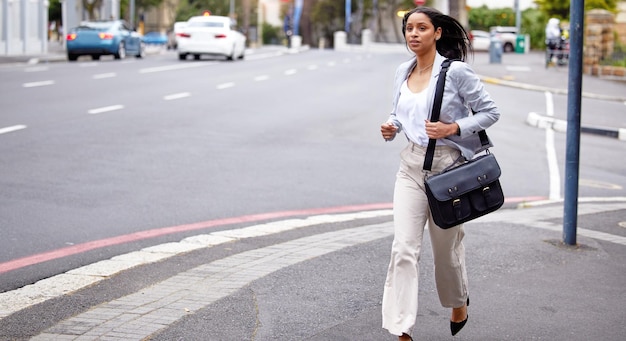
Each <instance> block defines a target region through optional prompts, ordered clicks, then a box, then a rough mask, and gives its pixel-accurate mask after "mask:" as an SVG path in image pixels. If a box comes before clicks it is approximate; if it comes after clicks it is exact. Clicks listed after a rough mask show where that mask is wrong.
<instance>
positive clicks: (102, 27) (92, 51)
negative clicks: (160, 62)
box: [65, 20, 145, 61]
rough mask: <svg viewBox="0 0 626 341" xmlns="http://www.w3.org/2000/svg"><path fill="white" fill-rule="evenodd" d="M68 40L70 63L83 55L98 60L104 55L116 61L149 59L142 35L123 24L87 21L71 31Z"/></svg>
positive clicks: (115, 21) (117, 21)
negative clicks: (133, 58) (133, 57)
mask: <svg viewBox="0 0 626 341" xmlns="http://www.w3.org/2000/svg"><path fill="white" fill-rule="evenodd" d="M65 39H66V43H67V59H69V60H70V61H75V60H76V59H78V57H79V56H82V55H90V56H91V58H93V59H94V60H98V59H100V56H103V55H113V57H114V58H115V59H123V58H126V55H133V56H135V57H137V58H143V57H144V55H145V44H144V42H143V41H142V39H141V34H139V33H137V32H136V31H135V30H134V29H131V28H130V26H128V24H127V23H126V22H125V21H123V20H113V21H85V22H82V23H81V24H80V25H79V26H78V27H74V28H72V29H70V30H69V32H68V33H67V35H66V38H65Z"/></svg>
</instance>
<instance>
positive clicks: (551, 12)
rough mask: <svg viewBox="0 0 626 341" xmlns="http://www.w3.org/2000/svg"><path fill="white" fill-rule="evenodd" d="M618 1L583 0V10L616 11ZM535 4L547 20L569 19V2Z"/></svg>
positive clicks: (554, 0) (539, 0) (547, 0)
mask: <svg viewBox="0 0 626 341" xmlns="http://www.w3.org/2000/svg"><path fill="white" fill-rule="evenodd" d="M617 2H618V0H585V10H586V11H588V10H591V9H596V8H600V9H605V10H608V11H611V12H615V11H616V10H617ZM535 4H537V6H538V7H539V9H540V10H541V11H542V12H543V13H544V14H545V15H546V16H547V17H548V18H559V19H565V20H567V19H569V11H570V8H569V7H570V6H569V5H570V0H535Z"/></svg>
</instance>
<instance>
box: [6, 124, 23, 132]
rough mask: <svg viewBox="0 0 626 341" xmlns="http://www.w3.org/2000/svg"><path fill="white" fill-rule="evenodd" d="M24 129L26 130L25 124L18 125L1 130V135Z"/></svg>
mask: <svg viewBox="0 0 626 341" xmlns="http://www.w3.org/2000/svg"><path fill="white" fill-rule="evenodd" d="M22 129H26V126H25V125H23V124H17V125H14V126H10V127H5V128H0V134H6V133H10V132H13V131H18V130H22Z"/></svg>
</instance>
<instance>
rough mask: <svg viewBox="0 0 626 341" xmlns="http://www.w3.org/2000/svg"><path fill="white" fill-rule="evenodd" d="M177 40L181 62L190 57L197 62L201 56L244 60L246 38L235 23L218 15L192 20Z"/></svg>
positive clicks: (193, 18) (177, 36)
mask: <svg viewBox="0 0 626 341" xmlns="http://www.w3.org/2000/svg"><path fill="white" fill-rule="evenodd" d="M176 38H177V43H178V59H180V60H186V59H187V56H188V55H192V56H193V57H194V59H196V60H198V59H200V56H201V55H211V56H216V55H217V56H225V57H226V59H228V60H234V59H235V58H237V59H243V57H244V53H245V49H246V37H245V36H244V35H243V34H242V33H241V32H239V31H237V30H236V29H235V24H234V21H233V20H231V18H229V17H223V16H217V15H208V16H197V17H192V18H190V19H189V20H188V21H187V25H186V26H185V27H184V28H182V29H181V31H180V33H178V34H177V35H176Z"/></svg>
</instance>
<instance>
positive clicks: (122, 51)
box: [113, 41, 126, 59]
mask: <svg viewBox="0 0 626 341" xmlns="http://www.w3.org/2000/svg"><path fill="white" fill-rule="evenodd" d="M113 57H114V58H115V59H124V58H126V47H125V46H124V42H123V41H121V42H120V44H119V45H118V46H117V53H115V54H114V55H113Z"/></svg>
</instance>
